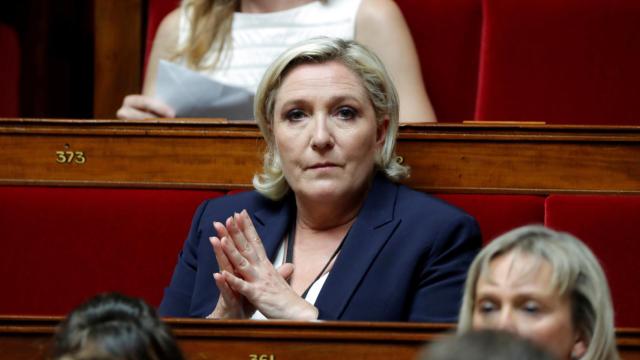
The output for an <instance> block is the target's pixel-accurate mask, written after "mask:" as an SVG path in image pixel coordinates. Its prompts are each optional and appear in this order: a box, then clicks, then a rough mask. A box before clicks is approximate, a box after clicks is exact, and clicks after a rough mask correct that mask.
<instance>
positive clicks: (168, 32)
mask: <svg viewBox="0 0 640 360" xmlns="http://www.w3.org/2000/svg"><path fill="white" fill-rule="evenodd" d="M179 31H180V8H177V9H175V10H173V11H171V12H170V13H169V14H168V15H167V16H165V17H164V19H162V22H160V26H158V31H157V32H156V37H155V39H154V40H153V42H154V46H158V47H160V48H162V49H164V50H175V48H176V46H177V44H178V34H179Z"/></svg>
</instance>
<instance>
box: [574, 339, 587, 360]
mask: <svg viewBox="0 0 640 360" xmlns="http://www.w3.org/2000/svg"><path fill="white" fill-rule="evenodd" d="M586 352H587V342H586V341H585V340H584V336H582V334H578V335H577V336H576V342H575V343H574V344H573V348H572V349H571V358H572V359H580V358H581V357H583V356H584V354H585V353H586Z"/></svg>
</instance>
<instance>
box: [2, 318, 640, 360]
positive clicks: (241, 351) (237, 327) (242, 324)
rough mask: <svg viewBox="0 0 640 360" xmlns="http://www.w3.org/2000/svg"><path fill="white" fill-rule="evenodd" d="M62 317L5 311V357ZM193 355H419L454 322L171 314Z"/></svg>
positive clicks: (35, 346)
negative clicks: (201, 317)
mask: <svg viewBox="0 0 640 360" xmlns="http://www.w3.org/2000/svg"><path fill="white" fill-rule="evenodd" d="M59 321H60V318H59V317H16V316H0V357H2V358H11V359H43V358H45V357H46V355H47V353H48V351H49V346H50V339H51V336H52V335H53V332H54V331H55V326H56V325H57V323H58V322H59ZM167 322H168V324H169V325H170V326H171V327H172V328H173V331H174V334H175V335H176V337H177V338H178V342H179V344H180V347H181V348H182V349H183V351H184V353H185V354H186V355H187V358H189V359H242V360H247V359H250V355H252V354H257V355H261V354H265V355H273V359H278V360H286V359H311V360H314V359H372V360H375V359H384V360H388V359H398V360H402V359H414V358H415V356H416V354H417V353H418V351H419V350H420V349H421V348H422V346H423V345H424V344H425V343H428V342H431V341H433V340H434V339H437V338H438V337H439V336H442V335H443V334H444V333H446V332H449V331H452V330H453V329H452V327H451V326H450V325H443V324H424V323H422V324H417V323H367V322H332V321H327V322H289V321H247V320H243V321H234V320H216V321H208V320H189V319H167ZM617 343H618V347H619V349H620V351H621V355H622V358H623V359H625V360H633V359H640V329H619V330H618V331H617Z"/></svg>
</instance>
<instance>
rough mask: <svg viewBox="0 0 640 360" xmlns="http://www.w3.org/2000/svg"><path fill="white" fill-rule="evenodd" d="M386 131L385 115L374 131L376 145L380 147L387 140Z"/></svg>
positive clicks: (387, 125)
mask: <svg viewBox="0 0 640 360" xmlns="http://www.w3.org/2000/svg"><path fill="white" fill-rule="evenodd" d="M387 131H389V116H388V115H385V116H384V118H383V119H382V121H381V122H380V123H379V124H378V128H377V129H376V145H378V147H382V146H383V145H384V142H385V140H386V139H387Z"/></svg>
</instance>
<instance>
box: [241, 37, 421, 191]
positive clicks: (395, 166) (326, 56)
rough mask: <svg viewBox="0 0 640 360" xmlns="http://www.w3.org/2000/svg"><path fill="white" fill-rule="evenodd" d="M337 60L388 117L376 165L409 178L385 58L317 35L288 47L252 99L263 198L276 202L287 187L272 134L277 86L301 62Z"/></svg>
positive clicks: (379, 117) (379, 114) (380, 115)
mask: <svg viewBox="0 0 640 360" xmlns="http://www.w3.org/2000/svg"><path fill="white" fill-rule="evenodd" d="M330 61H336V62H339V63H341V64H343V65H344V66H346V67H347V68H349V69H350V70H351V71H352V72H353V73H354V74H356V75H357V76H358V77H359V78H360V79H361V80H362V84H363V86H364V88H365V89H366V91H367V94H368V96H369V100H370V101H371V104H372V106H373V109H374V111H375V115H376V121H377V122H378V124H380V123H382V121H384V119H385V118H388V119H389V127H388V130H387V134H386V137H385V143H384V145H383V147H382V150H381V151H380V153H379V154H377V156H376V168H377V169H378V170H380V171H381V172H383V173H384V174H385V175H386V176H387V178H389V179H390V180H392V181H399V180H401V179H403V178H406V177H407V176H409V168H408V167H407V166H405V165H403V164H401V159H400V158H399V157H398V156H396V154H395V145H396V136H397V133H398V121H399V114H398V94H397V92H396V89H395V86H394V85H393V83H392V81H391V78H390V77H389V74H388V73H387V71H386V70H385V67H384V65H383V64H382V61H381V60H380V59H379V58H378V57H377V56H376V55H375V54H374V53H373V52H371V51H370V50H368V49H367V48H366V47H364V46H363V45H360V44H358V43H357V42H355V41H352V40H342V39H335V38H328V37H316V38H312V39H309V40H306V41H303V42H301V43H299V44H297V45H294V46H293V47H291V48H289V49H288V50H286V51H285V52H284V53H283V54H281V55H280V56H279V57H278V58H277V59H276V60H275V61H274V62H273V63H272V64H271V66H269V68H268V69H267V71H266V72H265V74H264V76H263V77H262V81H261V82H260V85H259V86H258V91H257V93H256V97H255V102H254V113H255V119H256V121H257V123H258V126H259V127H260V131H261V132H262V136H263V137H264V139H265V141H266V143H267V149H266V151H265V154H264V164H263V172H262V173H261V174H256V175H255V176H254V177H253V186H254V187H255V189H256V190H257V191H258V192H260V193H261V194H263V195H264V196H266V197H268V198H270V199H273V200H278V199H281V198H282V197H283V196H284V195H285V194H286V193H287V192H288V191H289V185H288V184H287V181H286V179H285V178H284V174H283V173H282V165H281V163H280V156H279V154H278V149H277V148H276V145H275V140H274V136H273V132H272V124H273V120H274V106H275V101H276V97H277V95H278V90H279V88H280V85H281V84H282V81H283V80H284V78H285V77H286V76H287V74H288V73H289V72H290V71H291V70H292V69H294V68H295V67H297V66H299V65H302V64H323V63H326V62H330Z"/></svg>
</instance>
